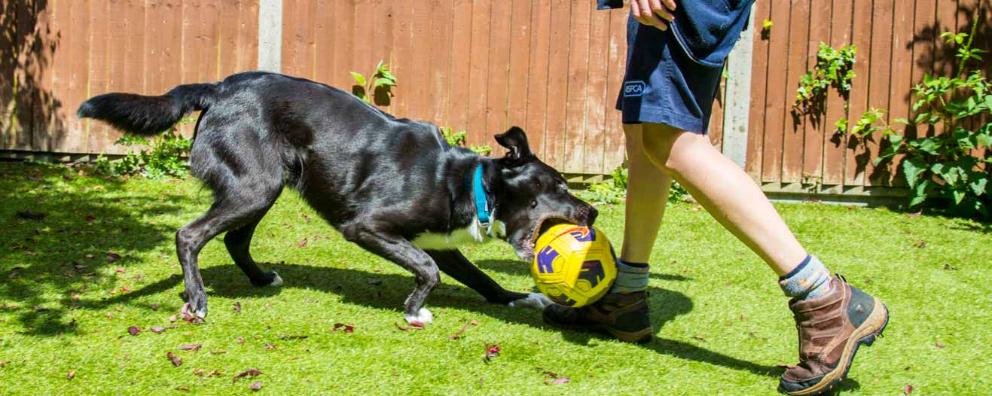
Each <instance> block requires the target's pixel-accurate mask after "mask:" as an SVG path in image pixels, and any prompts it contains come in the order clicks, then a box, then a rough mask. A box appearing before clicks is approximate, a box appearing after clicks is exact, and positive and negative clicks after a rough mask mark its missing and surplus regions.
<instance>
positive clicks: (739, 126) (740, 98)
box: [723, 5, 758, 168]
mask: <svg viewBox="0 0 992 396" xmlns="http://www.w3.org/2000/svg"><path fill="white" fill-rule="evenodd" d="M754 8H755V5H752V6H751V16H750V18H751V19H750V20H749V21H748V28H747V29H746V30H744V31H743V32H741V38H740V40H738V41H737V45H735V46H734V49H733V50H732V51H731V52H730V56H729V57H728V59H727V99H726V100H727V105H726V113H725V114H724V117H723V154H724V155H725V156H727V158H730V160H731V161H734V163H736V164H737V165H739V166H740V167H742V168H743V167H744V164H745V163H746V161H747V133H748V130H747V128H748V114H749V112H750V107H751V53H752V49H753V47H754V30H755V29H757V28H758V27H757V26H755V25H754ZM755 132H757V131H755Z"/></svg>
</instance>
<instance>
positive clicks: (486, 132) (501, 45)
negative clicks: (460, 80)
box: [479, 0, 513, 144]
mask: <svg viewBox="0 0 992 396" xmlns="http://www.w3.org/2000/svg"><path fill="white" fill-rule="evenodd" d="M512 5H513V3H512V2H511V1H508V0H501V1H494V2H493V3H492V11H491V13H490V20H489V26H490V28H489V72H488V73H487V75H486V77H485V78H486V81H487V86H486V123H485V129H483V130H482V131H481V132H482V141H481V142H479V143H487V144H488V143H490V142H492V137H491V136H492V134H494V133H497V132H503V130H505V129H506V127H507V125H506V124H507V91H508V89H509V77H510V76H509V74H510V23H511V21H510V18H511V16H512V7H511V6H512Z"/></svg>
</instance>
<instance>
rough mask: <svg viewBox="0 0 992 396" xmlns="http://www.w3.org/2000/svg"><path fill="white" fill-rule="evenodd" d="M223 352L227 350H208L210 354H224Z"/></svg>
mask: <svg viewBox="0 0 992 396" xmlns="http://www.w3.org/2000/svg"><path fill="white" fill-rule="evenodd" d="M225 353H227V351H225V350H223V349H217V350H213V351H210V354H211V355H222V354H225Z"/></svg>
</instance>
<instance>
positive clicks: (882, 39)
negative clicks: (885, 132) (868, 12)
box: [861, 0, 894, 185]
mask: <svg viewBox="0 0 992 396" xmlns="http://www.w3.org/2000/svg"><path fill="white" fill-rule="evenodd" d="M893 5H894V3H893V0H875V7H874V9H873V10H872V26H892V16H893V15H894V12H893V11H894V10H893ZM890 78H892V29H872V36H871V67H870V68H869V76H868V80H869V81H870V85H869V88H868V108H869V109H871V108H877V109H881V110H883V111H885V112H886V114H885V117H884V118H883V119H884V120H887V121H891V120H890V119H889V116H890V113H889V109H891V106H889V87H890ZM880 141H881V133H880V132H876V133H874V134H872V136H871V139H869V141H868V144H866V145H867V146H868V150H867V153H866V156H865V161H864V164H863V165H861V166H862V167H864V169H865V170H866V174H867V175H868V177H867V178H866V179H865V185H878V184H880V182H881V180H882V179H884V178H885V176H881V177H880V175H879V174H878V173H876V171H875V166H874V165H873V164H872V161H871V159H872V158H875V157H877V156H878V142H880Z"/></svg>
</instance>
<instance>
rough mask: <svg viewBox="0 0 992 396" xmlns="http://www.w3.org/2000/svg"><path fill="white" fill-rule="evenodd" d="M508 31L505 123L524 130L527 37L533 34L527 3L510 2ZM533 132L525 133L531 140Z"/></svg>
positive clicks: (522, 1)
mask: <svg viewBox="0 0 992 396" xmlns="http://www.w3.org/2000/svg"><path fill="white" fill-rule="evenodd" d="M510 29H511V31H510V74H509V79H510V86H509V90H508V91H507V93H506V94H507V112H508V117H509V118H508V123H509V124H510V125H516V126H519V127H522V128H526V123H527V103H528V100H529V98H528V97H527V89H528V86H527V85H528V84H529V83H530V76H529V75H528V73H527V69H528V67H529V64H530V55H531V48H530V45H531V39H530V37H531V35H532V34H533V24H532V20H531V1H530V0H513V15H512V16H511V22H510ZM525 130H526V129H525ZM534 132H536V131H529V130H527V133H528V135H529V136H531V137H533V136H534V135H532V134H533V133H534Z"/></svg>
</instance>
